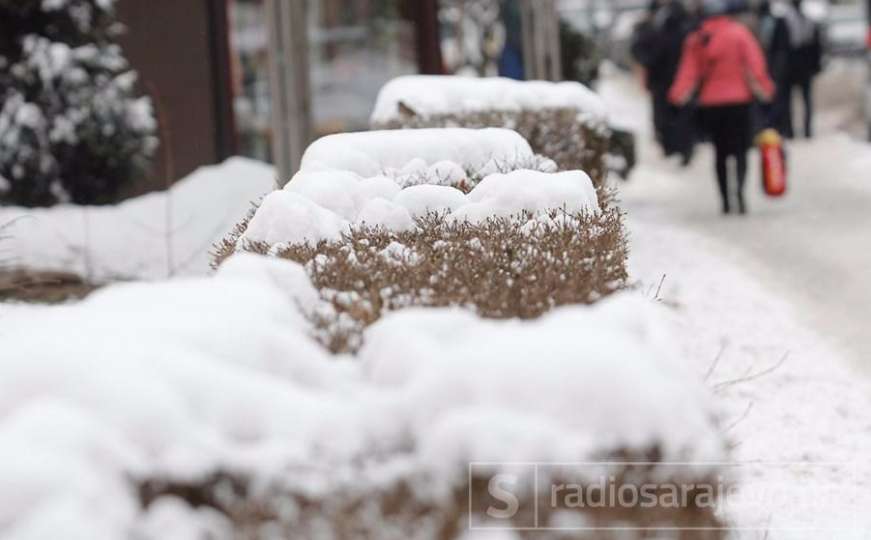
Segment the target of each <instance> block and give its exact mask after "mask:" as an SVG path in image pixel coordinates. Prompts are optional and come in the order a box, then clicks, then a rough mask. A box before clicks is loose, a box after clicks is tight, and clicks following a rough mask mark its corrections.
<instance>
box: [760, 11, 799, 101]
mask: <svg viewBox="0 0 871 540" xmlns="http://www.w3.org/2000/svg"><path fill="white" fill-rule="evenodd" d="M758 35H759V43H760V44H761V45H762V50H764V51H765V59H766V61H767V64H768V72H769V73H770V74H771V78H772V79H774V81H775V82H776V83H778V85H780V84H781V83H783V84H785V83H786V82H787V81H788V79H789V62H790V53H791V50H792V47H791V45H790V42H789V27H788V26H787V24H786V20H785V19H784V18H783V17H779V16H777V15H775V14H773V13H771V11H768V12H764V13H762V14H761V15H760V17H759V27H758Z"/></svg>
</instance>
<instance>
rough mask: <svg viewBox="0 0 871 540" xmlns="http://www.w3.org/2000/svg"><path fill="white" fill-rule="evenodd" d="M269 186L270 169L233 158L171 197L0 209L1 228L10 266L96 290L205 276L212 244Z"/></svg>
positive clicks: (186, 181)
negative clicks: (52, 273) (65, 275)
mask: <svg viewBox="0 0 871 540" xmlns="http://www.w3.org/2000/svg"><path fill="white" fill-rule="evenodd" d="M274 182H275V171H274V169H273V168H272V167H270V166H268V165H265V164H262V163H259V162H256V161H252V160H248V159H244V158H232V159H229V160H227V161H226V162H224V163H223V164H221V165H216V166H207V167H202V168H200V169H198V170H197V171H194V172H193V173H191V174H190V175H189V176H187V177H186V178H183V179H182V180H180V181H179V182H178V183H176V184H175V185H174V186H173V188H172V190H171V191H170V195H169V196H168V197H167V195H166V193H165V192H160V193H150V194H147V195H143V196H141V197H136V198H133V199H130V200H127V201H125V202H123V203H121V204H119V205H116V206H103V207H78V206H72V205H60V206H56V207H53V208H46V209H28V208H19V207H0V223H10V225H9V227H8V228H7V229H6V230H5V233H6V234H7V235H8V236H9V238H8V239H7V240H5V241H4V248H5V251H6V252H8V253H9V254H11V255H12V257H13V260H12V261H9V262H10V263H13V264H16V265H20V266H24V267H28V268H34V269H44V270H57V271H68V272H75V273H77V274H80V275H82V276H84V277H87V278H89V279H91V280H94V281H98V282H99V281H103V280H116V279H156V278H161V277H166V276H167V274H168V273H172V274H174V275H197V274H205V273H207V272H208V271H209V261H210V258H209V254H208V253H209V251H210V249H211V246H212V244H213V243H214V242H216V241H218V240H219V239H220V238H221V237H223V235H225V234H226V233H227V231H228V230H230V229H231V228H232V226H233V224H234V223H235V222H236V221H238V220H239V219H240V217H241V216H244V215H245V213H246V212H247V211H248V208H249V207H250V203H251V202H255V201H257V200H258V199H259V198H260V197H261V196H262V195H263V194H265V193H267V192H269V191H270V190H271V189H272V188H273V186H274ZM167 215H169V216H170V217H171V219H170V220H169V221H167V219H166V218H167ZM170 254H171V257H172V259H171V260H168V259H169V255H170ZM170 263H172V264H170Z"/></svg>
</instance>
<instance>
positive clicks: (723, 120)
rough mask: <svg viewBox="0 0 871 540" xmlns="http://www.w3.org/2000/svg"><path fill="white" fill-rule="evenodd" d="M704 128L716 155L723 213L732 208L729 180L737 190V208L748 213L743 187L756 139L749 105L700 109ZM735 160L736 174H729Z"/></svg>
mask: <svg viewBox="0 0 871 540" xmlns="http://www.w3.org/2000/svg"><path fill="white" fill-rule="evenodd" d="M699 114H700V117H701V122H702V126H703V128H704V130H705V132H706V133H707V134H708V135H709V136H710V139H711V142H712V143H713V144H714V152H715V154H716V173H717V186H718V187H719V189H720V198H721V200H722V203H723V211H724V212H729V211H730V210H731V209H732V206H733V205H732V197H731V195H732V192H733V190H732V189H730V188H731V185H730V184H731V183H730V181H729V180H730V179H731V178H732V177H733V176H734V178H735V190H734V193H735V195H736V199H737V201H736V202H737V203H738V209H739V210H740V211H741V212H744V211H745V210H746V207H745V203H744V186H745V184H746V183H747V153H748V151H749V150H750V147H751V145H752V140H753V135H752V131H753V117H752V109H751V105H750V104H749V103H747V104H736V105H721V106H716V107H701V108H700V109H699ZM730 158H732V159H734V163H735V167H734V170H735V173H734V175H732V174H730V171H729V160H730Z"/></svg>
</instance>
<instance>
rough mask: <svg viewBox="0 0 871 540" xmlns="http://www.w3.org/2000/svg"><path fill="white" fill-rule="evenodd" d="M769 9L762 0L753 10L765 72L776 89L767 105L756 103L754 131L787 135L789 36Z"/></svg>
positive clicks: (777, 15)
mask: <svg viewBox="0 0 871 540" xmlns="http://www.w3.org/2000/svg"><path fill="white" fill-rule="evenodd" d="M780 13H781V12H780V11H776V10H774V9H773V8H772V3H771V2H770V1H769V0H763V1H762V2H760V3H759V5H758V6H757V8H756V19H757V24H756V34H757V36H758V37H759V42H760V44H761V45H762V50H763V51H765V61H766V63H767V64H768V73H769V74H770V75H771V79H772V80H773V81H774V84H775V86H776V87H777V88H776V90H775V94H774V100H773V101H772V102H771V103H770V104H759V106H758V108H759V109H760V111H759V113H758V114H757V118H756V125H755V131H762V130H764V129H766V128H773V129H775V130H777V131H778V132H779V133H781V134H785V133H786V132H787V128H788V126H787V116H788V114H789V110H790V107H789V99H790V95H791V88H790V79H789V59H790V51H791V44H790V34H789V26H788V25H787V23H786V18H785V17H783V16H782V15H781V14H780Z"/></svg>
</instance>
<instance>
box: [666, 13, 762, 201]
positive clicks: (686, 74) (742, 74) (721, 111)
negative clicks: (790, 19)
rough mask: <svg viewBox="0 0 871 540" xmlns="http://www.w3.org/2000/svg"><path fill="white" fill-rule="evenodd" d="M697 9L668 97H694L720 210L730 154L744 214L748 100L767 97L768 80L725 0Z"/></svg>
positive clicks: (679, 101) (758, 52)
mask: <svg viewBox="0 0 871 540" xmlns="http://www.w3.org/2000/svg"><path fill="white" fill-rule="evenodd" d="M703 9H704V14H705V20H704V22H703V23H702V25H701V27H700V28H699V29H698V30H696V31H695V32H693V33H692V34H691V35H690V36H689V37H688V38H687V40H686V42H685V43H684V50H683V55H682V57H681V61H680V67H679V68H678V72H677V75H676V77H675V81H674V84H673V85H672V87H671V89H670V91H669V100H670V101H671V102H672V103H674V104H675V105H688V104H689V103H690V102H691V101H693V99H694V98H695V100H696V102H697V104H698V107H699V114H700V119H701V123H702V126H703V128H704V129H705V131H706V132H707V134H708V135H709V136H710V138H711V141H712V142H713V143H714V148H715V150H716V171H717V183H718V184H719V187H720V195H721V197H722V201H723V213H725V214H728V213H729V212H730V211H731V209H732V208H733V205H732V201H731V197H730V189H729V167H728V165H729V158H730V157H733V158H734V159H735V176H736V177H737V189H736V190H735V195H736V199H737V207H738V211H739V212H740V213H742V214H745V213H746V212H747V205H746V203H745V200H744V184H745V180H746V178H747V153H748V151H749V150H750V147H751V146H752V141H753V134H752V132H751V130H752V117H751V114H752V112H751V111H752V108H751V105H752V104H753V101H754V99H760V100H763V101H770V100H771V98H772V96H773V95H774V83H773V82H772V81H771V77H770V76H769V74H768V68H767V66H766V64H765V55H764V53H763V52H762V48H761V47H760V45H759V42H758V41H757V40H756V37H755V36H754V35H753V33H752V32H751V31H750V30H749V29H748V28H747V27H745V26H744V25H742V24H741V23H739V22H737V21H735V20H733V19H732V18H731V17H729V16H728V15H727V11H728V2H727V0H704V2H703Z"/></svg>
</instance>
